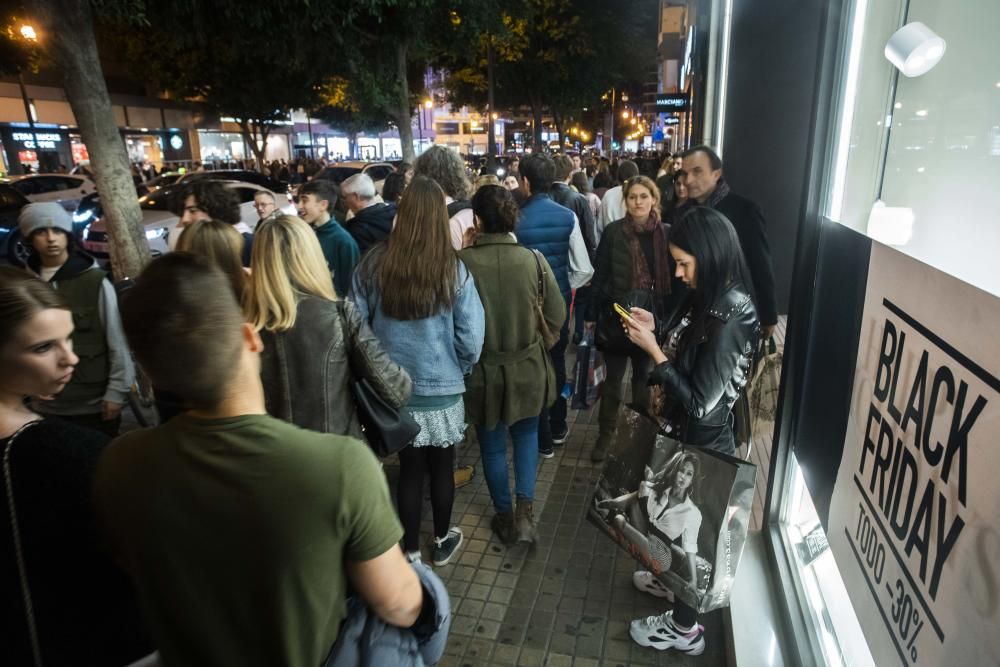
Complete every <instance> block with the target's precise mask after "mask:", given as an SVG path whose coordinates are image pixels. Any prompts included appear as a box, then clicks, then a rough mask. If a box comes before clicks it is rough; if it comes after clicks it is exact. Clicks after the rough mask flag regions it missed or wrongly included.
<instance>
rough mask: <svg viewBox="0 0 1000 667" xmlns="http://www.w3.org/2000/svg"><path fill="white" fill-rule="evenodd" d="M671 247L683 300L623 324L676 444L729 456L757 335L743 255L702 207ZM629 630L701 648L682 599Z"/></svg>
mask: <svg viewBox="0 0 1000 667" xmlns="http://www.w3.org/2000/svg"><path fill="white" fill-rule="evenodd" d="M669 249H670V254H671V256H672V257H673V259H674V262H676V265H677V269H676V276H677V277H678V278H680V279H681V280H683V281H684V283H685V284H686V285H687V286H688V287H689V288H690V291H689V294H688V295H687V297H686V298H685V300H684V301H683V302H682V303H681V304H680V306H679V307H678V308H677V309H676V310H675V312H674V313H673V314H672V315H671V316H670V317H669V318H668V319H667V320H666V321H663V322H656V320H655V318H654V316H653V314H652V313H650V312H648V311H646V310H643V309H640V308H632V309H631V317H630V318H628V319H625V320H623V322H624V326H625V329H626V331H627V333H628V337H629V339H630V340H631V341H632V342H633V343H635V344H636V346H638V347H639V348H640V349H641V350H642V351H643V352H644V353H645V354H647V355H648V356H649V359H650V360H651V362H652V363H653V364H654V365H655V366H654V368H653V370H652V372H651V373H650V374H649V384H650V386H654V387H659V388H660V389H661V390H662V392H663V394H664V395H665V397H666V399H667V400H665V401H664V405H665V406H669V407H667V408H665V409H666V410H667V411H668V412H669V414H665V415H662V416H663V417H664V418H665V419H666V420H667V421H668V422H670V423H671V424H673V425H674V429H673V430H672V434H673V435H674V436H675V437H676V439H677V440H678V441H679V442H680V443H681V444H684V445H687V446H689V447H704V448H707V449H714V450H716V451H719V452H722V453H724V454H730V455H731V454H733V453H735V451H736V446H735V440H734V436H733V428H732V408H733V404H734V403H735V402H736V399H737V397H738V396H739V394H740V392H741V391H742V390H743V387H744V386H745V385H746V383H747V373H748V370H749V368H750V364H751V361H752V359H753V351H754V348H755V346H756V342H757V338H758V334H759V330H760V326H759V322H758V320H757V311H756V309H755V308H754V304H753V297H752V292H751V287H750V285H751V284H752V283H751V282H750V279H749V272H748V270H747V266H746V262H745V260H744V259H743V252H742V251H741V250H740V243H739V239H738V238H737V236H736V231H735V230H734V229H733V226H732V224H731V223H730V222H729V220H727V219H726V217H725V216H723V215H722V214H721V213H718V212H716V211H713V210H712V209H708V208H704V207H700V206H699V207H695V208H693V209H691V210H690V211H688V212H687V213H685V214H684V215H683V216H682V217H681V218H680V220H679V221H678V222H677V223H676V224H675V225H673V226H672V227H671V229H670V235H669ZM640 579H641V577H637V578H636V579H635V582H636V584H637V586H638V585H639V580H640ZM640 590H644V591H646V592H650V591H649V590H648V589H646V588H644V587H641V586H640ZM630 632H631V635H632V638H633V639H634V640H635V641H636V642H637V643H639V644H641V645H643V646H655V647H656V648H658V649H660V650H663V649H666V648H676V649H678V650H681V651H684V652H686V653H690V654H698V653H701V652H702V651H703V650H704V642H705V640H704V637H703V636H702V635H703V631H702V628H701V626H699V625H698V623H697V614H696V612H695V610H694V609H692V608H691V607H689V606H687V605H685V604H683V603H681V602H680V601H678V602H677V603H676V604H675V605H674V608H673V609H672V610H670V611H667V612H665V613H663V614H658V615H653V616H649V617H648V618H644V619H639V620H636V621H633V622H632V624H631V628H630Z"/></svg>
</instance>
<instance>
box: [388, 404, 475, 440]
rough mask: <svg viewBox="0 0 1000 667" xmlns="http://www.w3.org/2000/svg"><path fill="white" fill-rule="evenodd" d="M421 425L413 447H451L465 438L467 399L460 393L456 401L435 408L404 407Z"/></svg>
mask: <svg viewBox="0 0 1000 667" xmlns="http://www.w3.org/2000/svg"><path fill="white" fill-rule="evenodd" d="M403 409H404V410H406V411H407V412H409V413H410V415H411V416H412V417H413V419H414V421H416V422H417V423H418V424H419V425H420V433H418V434H417V439H416V440H414V441H413V444H412V445H411V446H412V447H450V446H452V445H457V444H458V443H460V442H462V441H463V440H465V428H466V424H465V401H464V400H462V396H461V395H459V396H458V397H457V399H456V400H455V402H454V403H452V404H450V405H448V406H446V407H442V408H436V409H433V410H421V409H412V408H411V407H410V406H406V407H404V408H403Z"/></svg>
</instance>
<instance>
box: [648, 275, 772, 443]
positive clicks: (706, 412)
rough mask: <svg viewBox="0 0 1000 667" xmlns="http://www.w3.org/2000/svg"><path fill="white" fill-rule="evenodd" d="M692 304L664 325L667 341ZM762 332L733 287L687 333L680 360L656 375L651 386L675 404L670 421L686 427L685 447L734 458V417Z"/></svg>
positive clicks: (662, 332) (741, 292) (751, 310)
mask: <svg viewBox="0 0 1000 667" xmlns="http://www.w3.org/2000/svg"><path fill="white" fill-rule="evenodd" d="M692 297H693V295H692ZM690 303H691V301H690V300H689V301H688V303H687V304H685V305H684V306H681V307H680V308H678V309H677V311H676V312H675V313H674V315H673V316H672V317H671V318H670V320H669V321H668V322H666V323H662V324H659V325H658V326H657V332H658V333H659V334H660V335H661V336H665V335H666V334H667V333H668V332H669V331H670V330H671V329H673V328H674V327H676V326H677V325H678V324H679V323H680V321H681V318H682V317H684V315H685V314H686V312H687V310H688V308H687V306H688V305H690ZM758 331H759V324H758V321H757V311H756V310H755V309H754V304H753V301H752V300H751V299H750V295H749V294H748V293H747V292H746V290H744V289H743V287H742V286H732V287H730V288H729V290H728V291H726V292H724V293H723V294H722V296H720V297H719V299H718V300H717V301H716V303H714V304H712V306H711V307H710V308H709V309H708V312H707V313H706V314H705V316H704V317H701V318H698V317H696V318H695V321H694V322H692V323H691V324H690V326H689V327H688V329H687V330H685V332H684V334H683V335H682V336H681V340H680V344H679V345H678V350H677V356H676V358H675V360H674V361H673V362H669V361H666V362H663V363H662V364H659V365H658V366H657V367H656V368H654V369H653V372H652V373H651V374H650V376H649V385H651V386H652V385H660V386H661V387H663V390H664V393H665V394H666V395H667V396H668V397H669V398H670V399H672V400H671V401H670V402H669V404H668V405H670V406H672V407H673V408H674V410H669V409H668V412H669V413H670V414H668V416H669V417H671V421H675V422H677V423H679V424H680V425H681V431H680V436H681V438H680V439H681V441H682V442H683V443H684V444H687V445H694V446H696V447H707V448H710V449H715V450H719V451H722V452H724V453H727V454H731V453H733V451H734V449H735V443H734V438H733V431H732V427H731V425H730V421H729V415H730V413H731V412H732V410H733V404H734V403H736V399H737V398H739V395H740V392H741V391H742V390H743V387H744V386H745V385H746V383H747V380H748V377H747V374H748V372H749V369H750V364H751V362H752V360H753V355H754V350H755V349H756V345H757V338H758Z"/></svg>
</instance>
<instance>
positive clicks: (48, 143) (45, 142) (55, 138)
mask: <svg viewBox="0 0 1000 667" xmlns="http://www.w3.org/2000/svg"><path fill="white" fill-rule="evenodd" d="M11 137H12V138H13V139H14V141H20V142H21V143H22V144H23V145H24V147H25V148H29V149H35V148H55V147H56V144H57V143H59V142H60V141H62V136H60V135H58V134H55V133H53V132H12V133H11Z"/></svg>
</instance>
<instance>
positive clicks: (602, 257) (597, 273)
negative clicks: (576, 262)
mask: <svg viewBox="0 0 1000 667" xmlns="http://www.w3.org/2000/svg"><path fill="white" fill-rule="evenodd" d="M610 282H611V237H609V236H608V235H607V234H605V235H603V236H601V240H600V242H599V243H598V244H597V260H596V262H595V263H594V277H593V278H592V279H591V281H590V288H591V289H590V298H589V299H587V306H586V311H585V312H584V316H583V319H584V323H585V325H586V326H587V328H588V329H590V328H593V327H594V324H595V323H596V322H597V316H598V314H599V310H600V306H601V303H602V302H603V301H604V300H606V299H607V298H608V296H609V295H610V293H611V289H610V287H609V283H610Z"/></svg>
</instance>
